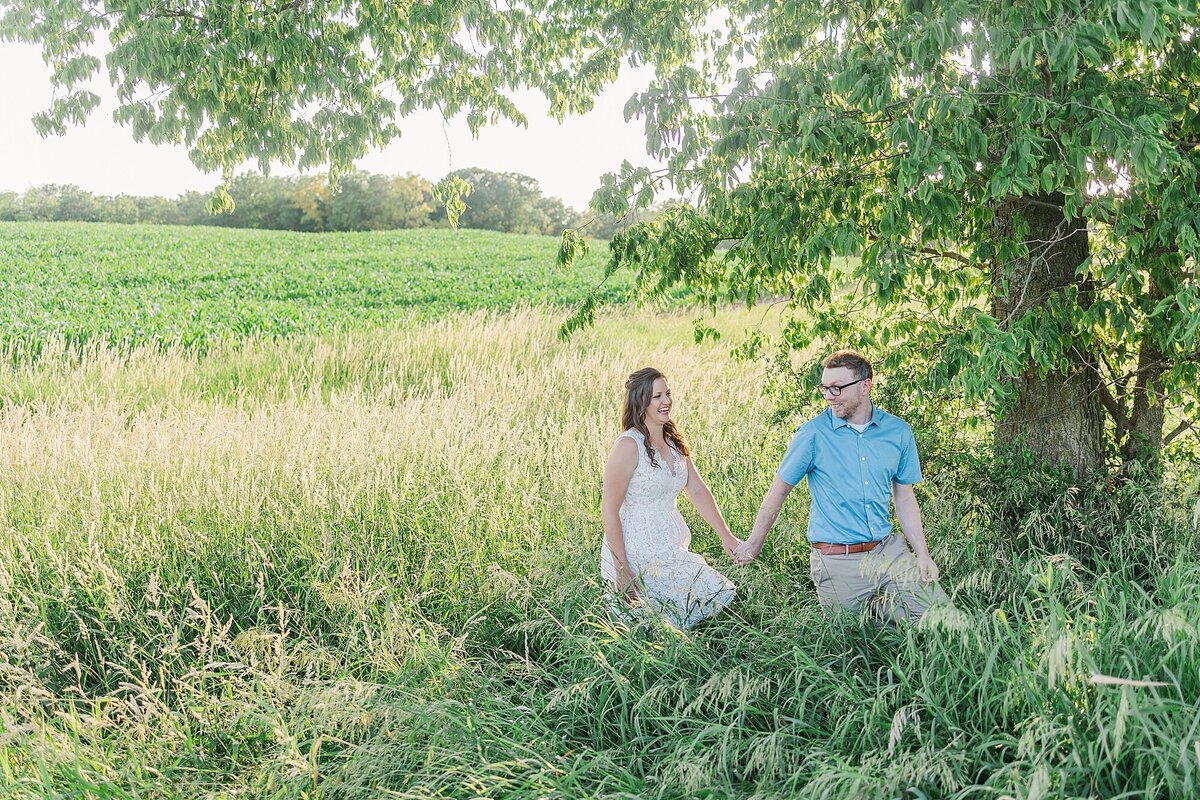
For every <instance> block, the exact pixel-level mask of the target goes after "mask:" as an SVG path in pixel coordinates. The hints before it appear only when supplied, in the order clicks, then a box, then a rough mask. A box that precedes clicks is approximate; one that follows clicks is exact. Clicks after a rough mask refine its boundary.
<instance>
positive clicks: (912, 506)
mask: <svg viewBox="0 0 1200 800" xmlns="http://www.w3.org/2000/svg"><path fill="white" fill-rule="evenodd" d="M892 499H893V500H895V502H896V518H897V519H898V520H900V530H901V531H903V532H904V538H905V539H908V543H909V544H910V545H912V549H913V552H914V553H915V554H916V556H917V567H918V568H919V569H920V571H921V581H922V583H933V582H934V581H936V580H937V579H938V576H939V575H940V574H941V571H940V570H939V569H938V565H937V564H936V563H934V561H933V558H932V557H931V556H930V555H929V547H928V545H927V544H926V543H925V528H924V526H923V525H922V523H921V507H920V506H919V505H917V495H916V494H915V493H914V492H913V487H912V484H911V483H896V482H895V481H893V482H892Z"/></svg>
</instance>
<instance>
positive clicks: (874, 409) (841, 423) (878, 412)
mask: <svg viewBox="0 0 1200 800" xmlns="http://www.w3.org/2000/svg"><path fill="white" fill-rule="evenodd" d="M825 413H826V414H828V415H829V418H830V419H831V420H833V429H834V430H835V431H836V430H837V429H838V428H845V427H848V426H849V425H850V423H849V422H848V421H847V420H844V419H842V418H840V417H835V416H834V415H833V409H832V408H826V409H825ZM886 413H887V412H886V411H884V410H883V409H882V408H880V407H879V406H877V405H875V404H874V403H872V404H871V419H870V421H869V422H868V423H867V427H868V428H869V427H871V426H872V425H880V424H882V423H883V417H884V415H885V414H886Z"/></svg>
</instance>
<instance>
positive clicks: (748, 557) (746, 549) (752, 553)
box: [733, 537, 763, 566]
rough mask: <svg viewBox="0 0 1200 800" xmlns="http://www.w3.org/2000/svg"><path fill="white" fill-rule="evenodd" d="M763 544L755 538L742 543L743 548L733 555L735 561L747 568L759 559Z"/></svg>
mask: <svg viewBox="0 0 1200 800" xmlns="http://www.w3.org/2000/svg"><path fill="white" fill-rule="evenodd" d="M762 546H763V543H762V542H761V541H757V542H756V541H754V537H750V538H749V539H747V540H746V541H744V542H742V544H741V546H740V547H738V549H737V550H736V551H735V552H734V553H733V560H734V561H736V562H737V563H739V564H741V565H742V566H745V565H746V564H749V563H750V562H751V561H753V560H754V559H756V558H758V554H759V551H761V550H762Z"/></svg>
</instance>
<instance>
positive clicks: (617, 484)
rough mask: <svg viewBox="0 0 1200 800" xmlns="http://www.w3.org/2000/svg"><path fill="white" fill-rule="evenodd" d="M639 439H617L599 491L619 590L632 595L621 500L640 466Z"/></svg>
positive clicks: (632, 588) (609, 455) (621, 592)
mask: <svg viewBox="0 0 1200 800" xmlns="http://www.w3.org/2000/svg"><path fill="white" fill-rule="evenodd" d="M637 465H638V452H637V442H635V441H634V440H633V439H630V438H629V437H628V436H622V437H621V438H619V439H617V441H616V444H614V445H613V449H612V452H611V453H609V454H608V463H607V464H606V465H605V466H604V490H603V492H602V493H601V495H600V519H601V520H602V521H603V522H604V541H605V543H606V544H607V545H608V549H609V551H610V552H611V553H612V557H613V568H614V569H615V570H616V573H617V592H618V593H620V594H623V595H625V596H626V597H628V598H629V599H633V598H635V597H637V589H636V588H635V586H634V578H635V577H636V576H635V575H634V574H633V570H632V569H631V568H630V567H629V559H628V557H627V556H626V555H625V532H624V531H623V530H622V528H621V504H622V503H624V502H625V492H626V491H628V489H629V480H630V479H631V478H632V477H633V471H634V470H635V469H637Z"/></svg>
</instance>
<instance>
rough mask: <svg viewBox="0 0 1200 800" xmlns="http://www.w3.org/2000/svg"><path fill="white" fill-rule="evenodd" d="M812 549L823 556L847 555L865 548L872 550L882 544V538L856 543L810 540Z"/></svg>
mask: <svg viewBox="0 0 1200 800" xmlns="http://www.w3.org/2000/svg"><path fill="white" fill-rule="evenodd" d="M810 544H811V545H812V549H813V550H816V551H817V552H818V553H820V554H821V555H823V556H848V555H850V554H851V553H861V552H863V551H865V550H874V549H875V548H876V547H879V545H881V544H883V540H882V539H879V540H878V541H874V542H859V543H858V544H830V543H829V542H810Z"/></svg>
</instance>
